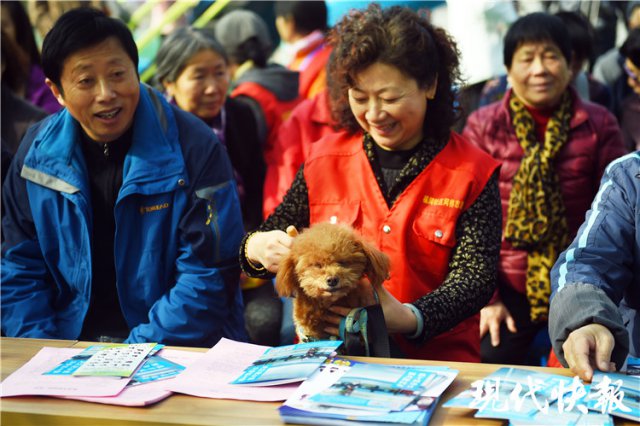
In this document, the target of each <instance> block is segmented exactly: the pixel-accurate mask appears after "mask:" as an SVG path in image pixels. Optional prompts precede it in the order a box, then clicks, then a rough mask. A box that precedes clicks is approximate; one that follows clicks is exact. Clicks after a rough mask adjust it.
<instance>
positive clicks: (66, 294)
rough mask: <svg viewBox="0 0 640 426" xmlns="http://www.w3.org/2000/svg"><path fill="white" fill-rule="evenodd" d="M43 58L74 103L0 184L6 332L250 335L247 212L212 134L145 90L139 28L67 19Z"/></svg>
mask: <svg viewBox="0 0 640 426" xmlns="http://www.w3.org/2000/svg"><path fill="white" fill-rule="evenodd" d="M42 63H43V69H44V72H45V75H46V77H47V80H46V82H47V85H48V86H49V87H50V89H51V91H52V92H53V94H54V95H55V96H56V98H57V99H58V102H60V104H62V105H63V106H64V107H65V108H64V109H63V110H62V111H60V112H59V113H57V114H55V115H53V116H50V117H48V118H46V119H44V120H43V121H41V122H39V123H38V124H36V125H34V126H33V127H32V128H31V129H30V130H29V132H28V133H27V134H26V136H25V138H24V139H23V142H22V144H21V146H20V148H19V150H18V152H17V154H16V157H15V158H14V160H13V163H12V166H11V169H10V171H9V174H8V176H7V179H6V182H5V185H4V187H3V204H4V207H5V209H6V213H5V217H4V219H3V222H2V230H3V234H4V238H5V241H4V243H3V245H2V271H1V274H2V286H1V292H2V297H1V305H2V306H1V307H2V313H1V314H2V331H3V333H4V334H5V335H7V336H16V337H33V338H53V339H85V340H103V341H120V340H124V341H126V342H130V343H133V342H162V343H165V344H173V345H192V346H208V347H210V346H212V345H214V344H215V343H216V342H217V341H218V340H219V339H220V338H221V337H227V338H231V339H235V340H244V339H246V335H245V331H244V323H243V319H242V309H243V308H242V300H241V296H240V289H239V287H238V276H239V275H238V274H239V269H238V265H237V257H238V256H237V253H238V248H239V244H240V240H241V238H242V235H243V227H242V226H243V225H242V215H241V213H240V204H239V201H238V195H237V191H236V186H235V183H234V181H233V172H232V169H231V166H230V163H229V160H228V157H227V154H226V151H225V149H224V147H223V146H222V145H221V144H220V143H219V142H218V141H217V139H216V138H215V136H214V133H213V132H211V131H210V129H209V128H207V126H206V125H204V124H203V123H202V122H201V121H200V120H199V119H197V118H196V117H194V116H191V115H189V114H188V113H185V112H183V111H181V110H179V109H178V108H175V107H172V106H170V105H169V104H168V103H167V102H165V101H164V100H163V99H162V97H161V96H159V95H158V94H157V93H156V92H154V91H153V90H152V89H150V88H148V87H146V86H144V85H141V84H140V82H139V78H138V74H137V66H138V53H137V49H136V45H135V43H134V41H133V38H132V36H131V33H130V32H129V30H128V29H127V27H126V26H125V25H124V24H123V23H122V22H120V21H118V20H116V19H112V18H109V17H107V16H106V15H104V14H103V13H102V12H99V11H96V10H93V9H88V8H80V9H75V10H71V11H69V12H67V13H66V14H64V15H63V16H61V17H60V19H59V20H58V21H57V22H56V24H55V26H54V27H53V29H52V30H51V31H50V32H49V33H48V34H47V36H46V38H45V40H44V44H43V51H42Z"/></svg>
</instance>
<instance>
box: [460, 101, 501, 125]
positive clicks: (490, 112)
mask: <svg viewBox="0 0 640 426" xmlns="http://www.w3.org/2000/svg"><path fill="white" fill-rule="evenodd" d="M503 103H504V99H500V100H497V101H495V102H492V103H490V104H488V105H484V106H481V107H480V108H478V109H476V110H475V111H473V112H472V113H471V114H470V115H469V118H468V119H467V121H469V120H471V121H474V120H476V121H479V122H483V123H487V122H489V121H491V122H493V121H495V120H497V119H499V118H500V117H501V116H502V111H503V109H504V107H503Z"/></svg>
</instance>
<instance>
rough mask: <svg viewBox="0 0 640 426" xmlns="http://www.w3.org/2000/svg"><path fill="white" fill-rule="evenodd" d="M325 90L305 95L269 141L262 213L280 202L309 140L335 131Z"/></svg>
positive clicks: (294, 174) (268, 213)
mask: <svg viewBox="0 0 640 426" xmlns="http://www.w3.org/2000/svg"><path fill="white" fill-rule="evenodd" d="M332 124H333V120H332V119H331V111H330V110H329V94H328V91H327V90H323V91H322V92H320V93H319V94H318V95H317V96H316V97H314V98H312V99H305V100H304V101H302V102H301V103H300V104H299V105H298V106H296V107H295V108H294V110H293V111H291V115H290V116H289V118H288V119H287V120H286V121H285V122H283V123H282V125H281V126H280V128H279V129H278V134H277V137H276V139H275V142H274V144H273V148H272V149H273V151H272V152H273V155H271V157H270V159H271V161H272V162H271V163H270V164H267V173H266V176H265V180H264V191H263V194H264V195H263V208H262V212H263V215H264V217H265V218H266V217H267V216H269V215H270V214H271V213H273V211H274V210H275V209H276V207H278V205H279V204H280V203H281V202H282V199H283V198H284V195H285V194H286V193H287V191H288V190H289V187H291V184H292V183H293V180H294V178H295V177H296V173H297V172H298V169H299V168H300V166H301V165H302V163H304V160H305V159H306V158H307V156H308V154H309V150H310V149H311V144H312V143H313V142H315V141H317V140H319V139H322V137H324V136H326V135H328V134H331V133H336V131H335V130H334V129H333V127H332Z"/></svg>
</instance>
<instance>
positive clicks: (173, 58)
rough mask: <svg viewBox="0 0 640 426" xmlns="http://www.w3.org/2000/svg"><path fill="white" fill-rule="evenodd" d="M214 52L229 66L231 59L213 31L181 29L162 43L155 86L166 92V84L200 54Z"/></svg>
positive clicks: (157, 55)
mask: <svg viewBox="0 0 640 426" xmlns="http://www.w3.org/2000/svg"><path fill="white" fill-rule="evenodd" d="M203 50H212V51H214V52H215V53H217V54H219V55H220V56H222V58H224V61H225V63H226V64H227V65H228V64H229V57H228V56H227V53H226V52H225V50H224V48H223V47H222V45H221V44H220V43H219V42H218V41H217V40H216V38H215V36H214V34H213V31H211V30H209V29H206V28H193V27H181V28H178V29H177V30H175V31H173V32H172V33H171V34H169V35H168V36H167V38H166V39H165V40H164V41H163V42H162V46H160V49H159V50H158V53H157V54H156V67H157V69H156V75H155V78H154V80H155V85H156V88H158V89H159V90H161V91H164V86H163V83H164V82H169V83H173V82H174V81H176V79H177V78H178V77H179V76H180V73H181V72H182V70H184V68H185V65H186V63H187V62H188V61H189V59H191V58H192V57H193V55H195V54H196V53H198V52H201V51H203Z"/></svg>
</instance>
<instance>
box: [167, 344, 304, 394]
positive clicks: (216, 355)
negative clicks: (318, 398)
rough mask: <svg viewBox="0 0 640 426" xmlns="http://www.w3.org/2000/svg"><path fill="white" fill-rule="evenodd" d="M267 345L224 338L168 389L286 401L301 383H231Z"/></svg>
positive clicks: (170, 383) (179, 376)
mask: <svg viewBox="0 0 640 426" xmlns="http://www.w3.org/2000/svg"><path fill="white" fill-rule="evenodd" d="M268 348H269V347H268V346H260V345H254V344H251V343H240V342H236V341H233V340H229V339H225V338H222V339H220V341H219V342H218V343H217V344H216V345H215V346H214V347H213V348H211V349H209V351H207V353H205V354H204V355H203V356H202V358H200V359H199V360H197V361H196V362H195V363H193V364H192V365H191V366H189V367H187V368H186V369H185V370H184V371H183V372H182V373H180V374H179V375H178V376H177V377H176V378H175V379H173V380H171V381H170V382H168V383H167V385H168V387H167V389H168V390H170V391H173V392H179V393H184V394H187V395H194V396H199V397H204V398H220V399H239V400H245V401H284V400H285V399H287V398H288V397H289V396H290V395H291V394H292V393H293V392H294V391H295V390H296V389H297V388H298V386H299V383H296V384H286V385H279V386H247V385H231V384H229V382H231V381H233V380H234V379H235V378H236V377H238V376H239V375H240V373H242V372H243V371H244V369H245V368H247V367H248V366H249V365H251V364H252V363H253V361H255V360H256V359H257V358H258V357H260V355H262V354H263V353H264V351H265V350H267V349H268Z"/></svg>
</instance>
